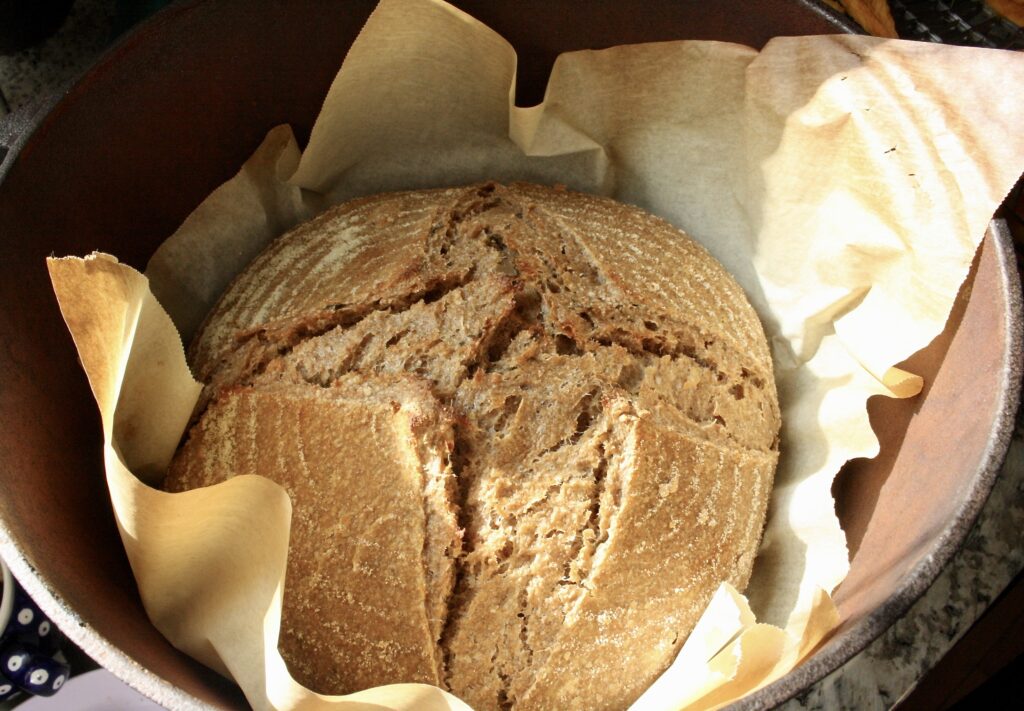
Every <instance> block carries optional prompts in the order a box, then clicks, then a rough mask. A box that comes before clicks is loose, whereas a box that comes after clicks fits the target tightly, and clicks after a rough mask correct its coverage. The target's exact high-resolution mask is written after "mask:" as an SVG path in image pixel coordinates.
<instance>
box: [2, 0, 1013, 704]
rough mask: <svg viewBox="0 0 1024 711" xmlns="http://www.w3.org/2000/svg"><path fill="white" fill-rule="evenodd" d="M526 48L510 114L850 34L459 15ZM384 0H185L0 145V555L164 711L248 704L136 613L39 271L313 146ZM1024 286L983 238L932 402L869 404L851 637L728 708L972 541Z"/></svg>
mask: <svg viewBox="0 0 1024 711" xmlns="http://www.w3.org/2000/svg"><path fill="white" fill-rule="evenodd" d="M454 4H456V5H458V6H460V7H462V8H463V9H465V10H466V11H468V12H469V13H470V14H472V15H473V16H475V17H477V18H479V19H480V20H482V21H483V22H485V23H486V24H488V25H489V26H491V27H492V28H494V29H495V30H496V31H498V32H499V33H501V34H502V35H503V36H504V37H506V38H507V39H508V40H509V41H510V42H511V44H512V45H513V46H514V47H515V48H516V50H517V51H518V53H519V61H520V65H519V74H518V82H519V84H518V87H517V101H518V103H519V104H521V105H528V104H532V103H536V102H537V101H539V100H540V98H541V97H542V95H543V88H544V81H545V79H546V77H547V74H548V72H549V70H550V67H551V64H552V62H553V60H554V58H555V56H556V55H557V54H558V53H560V52H564V51H567V50H575V49H584V48H600V47H607V46H610V45H616V44H624V43H633V42H647V41H653V40H670V39H684V38H698V39H717V40H726V41H732V42H740V43H743V44H747V45H750V46H752V47H757V48H759V47H762V46H763V45H764V44H765V43H766V42H767V41H768V40H769V39H770V38H771V37H773V36H776V35H799V34H825V33H836V32H852V31H854V28H853V26H852V25H850V24H847V23H845V22H844V21H843V20H841V19H839V17H838V16H836V15H834V14H832V13H831V12H830V11H828V10H827V9H825V8H823V7H822V6H819V5H817V4H815V3H813V2H810V1H808V0H789V1H786V0H765V1H763V2H759V3H750V2H744V1H743V0H729V1H728V2H718V3H705V2H700V1H698V0H686V1H683V0H658V1H657V2H655V1H653V0H614V1H613V0H608V1H601V2H590V3H574V2H552V1H551V0H519V1H517V2H500V3H499V2H488V1H487V0H457V1H456V2H455V3H454ZM373 6H374V2H373V0H349V1H347V2H333V3H325V2H317V1H316V0H293V1H291V2H287V3H286V2H271V1H268V2H259V3H253V2H249V1H248V0H191V1H188V2H180V3H177V4H175V5H172V6H171V7H169V8H167V9H166V10H164V11H162V12H161V13H159V14H158V15H156V16H155V17H154V18H152V19H151V20H149V21H147V22H146V23H144V24H143V25H142V26H140V27H139V28H137V29H136V30H135V31H134V32H133V33H132V34H131V35H129V36H128V37H126V38H124V39H123V40H122V41H121V42H120V43H119V44H118V45H117V46H115V47H114V48H113V49H112V50H110V51H109V52H107V54H106V55H105V56H104V57H103V58H102V59H101V60H100V61H99V62H98V63H97V64H96V65H95V66H94V67H92V68H91V69H90V70H89V71H87V72H86V73H85V74H84V75H83V76H82V77H81V78H80V79H79V80H78V82H77V83H75V84H74V85H73V86H72V87H71V88H70V89H69V90H67V91H66V92H65V93H64V94H63V95H62V96H59V97H55V98H54V99H53V100H51V101H50V102H48V103H47V104H46V105H43V106H38V107H36V110H35V111H27V112H22V113H21V115H20V116H18V117H17V118H18V120H17V121H16V122H14V123H13V125H12V122H11V121H10V120H8V122H7V125H6V127H5V130H4V131H0V161H2V163H0V270H2V274H0V422H2V423H3V426H2V428H0V555H2V556H3V558H4V559H5V560H6V561H7V562H8V564H9V565H10V567H11V568H12V569H13V571H14V573H15V575H16V577H17V578H18V579H19V580H20V581H21V582H22V583H23V584H24V586H25V587H26V588H27V589H28V591H29V592H30V594H31V595H32V596H33V597H34V598H35V599H36V600H37V602H38V603H39V604H40V606H41V607H42V609H43V610H44V611H45V612H46V613H47V614H48V615H50V616H51V617H52V618H53V619H54V620H55V621H56V622H57V624H58V625H59V627H60V628H61V629H62V630H63V631H64V632H65V633H66V635H67V636H68V637H69V638H70V639H71V640H72V641H73V642H74V643H75V644H77V645H79V646H80V647H81V648H82V649H84V650H85V651H86V652H87V653H88V654H89V655H90V656H92V657H93V658H94V659H95V660H96V661H98V662H99V663H100V664H102V665H103V666H105V667H106V668H108V669H109V670H110V671H111V672H113V673H114V674H115V675H117V676H118V677H120V678H121V679H123V680H124V681H125V682H127V683H128V684H130V685H131V686H133V687H135V688H136V689H138V690H139V691H141V692H142V693H144V694H146V695H147V696H149V697H151V698H153V699H155V700H156V701H158V702H160V703H162V704H164V705H165V706H168V707H172V708H195V707H202V706H205V705H212V706H214V707H219V708H240V707H243V706H244V705H245V701H244V698H243V697H242V695H241V693H240V691H239V690H238V688H237V687H235V686H234V685H233V684H232V683H231V682H229V681H227V680H225V679H223V678H221V677H219V676H218V675H217V674H215V673H214V672H212V671H209V670H208V669H206V668H205V667H203V666H201V665H200V664H198V663H197V662H194V661H193V660H191V659H190V658H188V657H186V656H185V655H184V654H182V653H180V652H178V651H177V650H175V649H174V648H173V647H171V645H170V644H169V643H168V642H167V641H166V640H164V638H163V637H162V636H161V635H160V634H159V633H158V632H157V631H156V630H155V629H154V628H153V626H152V625H151V624H150V622H149V620H148V619H147V617H146V613H145V611H144V610H143V608H142V604H141V602H140V600H139V596H138V593H137V590H136V588H135V583H134V580H133V578H132V574H131V570H130V569H129V566H128V561H127V559H126V557H125V554H124V551H123V549H122V547H121V542H120V538H119V536H118V532H117V529H116V525H115V523H114V517H113V514H112V512H111V506H110V501H109V497H108V494H107V489H106V484H105V479H104V474H103V468H102V467H103V458H102V453H101V443H102V436H101V432H100V421H99V417H98V414H97V411H96V406H95V403H94V401H93V398H92V396H91V394H90V392H89V388H88V385H87V383H86V379H85V376H84V374H83V372H82V370H81V368H80V367H79V365H78V363H77V362H76V356H75V349H74V346H73V344H72V341H71V338H70V336H69V334H68V331H67V329H66V327H65V326H64V323H63V321H62V319H61V316H60V312H59V311H58V308H57V303H56V300H55V298H54V296H53V292H52V289H51V287H50V282H49V279H48V277H47V272H46V266H45V263H44V259H45V258H46V257H47V256H48V255H51V254H55V255H58V256H64V255H84V254H87V253H89V252H91V251H93V250H101V251H104V252H108V253H111V254H115V255H117V256H118V257H119V258H120V259H121V260H122V261H123V262H126V263H128V264H130V265H132V266H134V267H135V268H137V269H140V270H141V269H143V268H144V267H145V265H146V262H147V260H148V259H149V257H150V255H151V254H152V253H153V251H154V250H155V249H156V247H157V245H159V244H160V242H161V241H162V240H164V239H165V238H166V237H167V236H168V235H170V234H171V233H172V232H173V231H174V230H175V229H176V228H177V226H178V225H179V224H180V223H181V221H182V220H183V219H184V218H185V216H186V215H188V214H189V212H190V211H191V210H192V209H193V208H194V207H195V206H196V205H197V204H198V203H199V202H200V201H201V200H202V199H203V198H204V197H205V196H206V195H207V194H209V193H210V192H211V191H212V190H213V189H214V188H215V187H216V186H217V185H219V184H220V183H222V182H223V181H225V180H227V179H228V178H230V177H231V176H232V175H233V174H234V173H235V171H237V170H238V168H239V166H241V164H242V163H243V162H244V160H245V159H246V158H247V157H248V156H249V154H250V153H251V152H252V151H253V150H254V149H255V148H256V146H257V145H259V143H260V141H261V140H262V138H263V137H264V135H265V134H266V132H267V131H268V130H269V129H270V128H272V127H273V126H275V125H277V124H280V123H290V124H291V125H292V126H293V127H294V129H295V133H296V135H297V136H298V138H299V140H300V142H304V141H305V140H306V139H307V138H308V136H309V131H310V129H311V127H312V123H313V120H314V118H315V116H316V114H317V112H318V110H319V107H320V103H321V100H322V99H323V97H324V95H325V94H326V91H327V88H328V86H329V84H330V82H331V80H332V79H333V78H334V75H335V73H336V71H337V69H338V67H339V66H340V64H341V61H342V59H343V57H344V56H345V52H346V50H347V48H348V46H349V45H350V44H351V42H352V41H353V39H354V38H355V36H356V34H357V33H358V32H359V30H360V28H361V27H362V25H363V22H364V21H365V20H366V18H367V16H368V15H369V13H370V11H371V10H372V9H373ZM1020 354H1021V304H1020V286H1019V282H1018V280H1017V276H1016V272H1015V269H1014V266H1013V249H1012V246H1011V243H1010V240H1009V237H1008V233H1007V230H1006V226H1005V224H1004V223H1001V222H999V221H995V222H993V223H992V225H991V226H990V228H989V231H988V234H987V235H986V237H985V240H984V242H983V244H982V247H981V249H980V251H979V254H978V257H977V259H976V261H975V265H974V268H973V270H972V273H971V276H970V277H969V279H968V282H967V283H966V284H965V285H964V287H963V289H962V290H961V294H960V296H959V297H958V300H957V303H956V305H955V307H954V311H953V314H952V315H951V317H950V320H949V323H948V325H947V327H946V330H945V332H944V333H943V334H942V335H941V336H940V337H939V338H937V339H936V340H935V342H933V343H932V344H931V345H930V346H929V347H928V348H927V349H926V350H924V351H922V352H920V353H918V354H917V355H915V356H914V357H913V358H912V359H911V360H910V361H909V363H908V364H907V365H906V366H905V367H906V368H907V369H909V370H911V371H913V372H917V373H920V374H922V375H923V376H924V377H925V379H926V383H927V386H926V389H925V391H924V392H923V393H922V394H921V395H920V396H918V397H916V398H913V399H910V400H889V399H882V398H875V399H874V400H872V401H871V402H870V405H869V411H870V413H871V418H872V422H873V424H874V426H875V429H876V431H877V432H878V433H879V436H880V439H881V443H882V453H881V455H880V456H879V457H877V458H875V459H874V460H871V461H866V460H857V461H854V462H852V463H850V464H849V465H847V467H846V471H844V472H843V473H841V475H840V477H839V478H838V480H837V481H838V484H837V486H836V493H837V497H838V511H839V514H840V518H841V520H842V522H843V524H844V528H845V529H846V531H847V534H848V536H849V539H850V544H851V552H852V554H853V560H852V566H851V569H850V574H849V576H848V577H847V579H846V580H845V581H844V582H843V583H842V585H841V586H840V587H839V588H838V590H837V591H836V592H835V595H834V598H835V601H836V603H837V605H838V608H839V612H840V614H841V619H842V623H841V625H840V627H839V628H838V630H837V631H836V632H835V633H834V634H833V635H832V636H831V637H830V638H829V639H828V640H827V641H826V642H825V643H824V644H823V645H822V646H821V647H820V648H819V649H817V650H816V652H815V653H814V654H813V655H812V656H811V657H810V658H809V659H808V660H806V661H805V662H804V663H803V664H802V665H800V666H799V667H798V668H796V669H795V670H794V671H792V672H791V673H789V674H788V675H786V676H785V677H783V678H781V679H780V680H778V681H776V682H775V683H773V684H772V685H770V686H768V687H766V688H764V689H762V690H760V691H758V692H757V693H755V694H753V695H751V696H749V697H747V698H746V699H744V700H743V701H742V702H740V703H739V704H738V706H739V707H743V708H754V707H758V708H759V707H766V706H771V705H774V704H777V703H779V702H781V701H783V700H785V699H787V698H790V697H792V696H793V695H795V694H797V693H799V692H800V691H801V690H803V689H805V688H807V687H808V686H810V685H811V684H813V683H814V682H815V681H817V680H818V679H820V678H822V677H823V676H825V675H826V674H828V673H829V672H830V671H832V670H834V669H836V668H837V667H839V666H840V665H842V664H843V663H844V662H846V661H847V660H848V659H850V658H851V657H852V656H853V655H855V654H856V653H857V652H858V651H860V650H861V649H863V648H864V647H865V646H866V645H867V644H868V643H869V642H870V641H871V640H872V639H874V638H875V637H876V636H878V635H879V634H880V633H881V632H882V631H883V630H885V629H886V627H888V626H889V625H890V624H892V623H893V622H894V621H895V620H896V619H898V618H899V617H900V616H901V615H902V614H903V613H904V612H905V611H906V610H907V608H908V607H909V606H910V605H911V603H912V602H913V601H914V600H915V599H916V598H918V597H919V596H920V595H921V594H922V593H923V592H924V591H925V590H926V589H927V588H928V586H929V585H930V584H931V582H932V581H933V580H934V578H935V576H936V575H937V574H938V572H939V571H940V570H941V569H942V567H943V566H944V565H945V563H946V562H947V561H948V560H949V558H950V557H951V556H952V554H953V553H954V552H955V551H956V549H957V548H958V547H959V545H960V544H961V542H962V541H963V539H964V537H965V536H966V534H967V531H968V529H969V528H970V525H971V523H972V521H973V520H974V518H975V516H976V515H977V513H978V511H979V510H980V508H981V506H982V504H983V503H984V501H985V499H986V497H987V495H988V492H989V490H990V489H991V486H992V483H993V480H994V477H995V474H996V472H997V470H998V466H999V464H1000V462H1001V460H1002V458H1003V456H1004V454H1005V452H1006V448H1007V446H1008V442H1009V435H1010V430H1011V426H1012V416H1013V412H1014V410H1015V406H1016V403H1017V397H1018V394H1019V385H1020Z"/></svg>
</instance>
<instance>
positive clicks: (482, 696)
mask: <svg viewBox="0 0 1024 711" xmlns="http://www.w3.org/2000/svg"><path fill="white" fill-rule="evenodd" d="M189 356H190V361H191V364H192V367H193V369H194V371H195V373H196V374H197V376H198V377H199V378H200V379H202V380H203V381H204V382H205V383H206V387H205V389H204V391H203V395H202V397H201V399H200V403H199V405H198V406H197V410H196V419H195V421H194V424H193V425H192V427H191V429H190V431H189V433H188V437H187V440H186V441H185V443H184V444H183V445H182V447H181V449H180V450H179V452H178V454H177V456H176V457H175V460H174V462H173V464H172V466H171V469H170V472H169V474H168V477H167V480H166V488H167V489H168V490H170V491H183V490H186V489H191V488H195V487H199V486H206V485H210V484H213V483H216V482H219V481H223V480H224V479H226V478H228V477H231V476H234V475H238V474H259V475H263V476H266V477H269V478H270V479H272V480H274V481H276V482H278V483H280V484H281V485H282V486H283V487H284V488H285V489H286V490H287V491H288V492H289V494H290V495H291V497H292V500H293V503H294V514H293V520H292V534H291V539H290V540H291V542H290V549H289V559H288V569H287V573H286V579H285V590H284V610H283V622H282V629H281V639H280V647H281V651H282V654H283V655H284V657H285V660H286V661H287V663H288V665H289V668H290V669H291V671H292V673H293V675H294V676H295V678H296V679H297V680H298V681H300V682H301V683H302V684H304V685H306V686H308V687H310V688H312V689H314V690H317V691H320V692H325V693H332V694H333V693H345V692H351V691H355V690H358V689H362V688H366V687H370V686H376V685H380V684H388V683H394V682H426V683H430V684H436V685H438V686H441V687H444V688H447V689H449V690H451V691H452V692H453V693H455V694H457V695H458V696H460V697H461V698H462V699H463V700H465V701H466V702H468V703H469V704H471V705H472V706H473V707H474V708H476V709H478V710H479V711H484V710H485V709H615V708H619V709H621V708H625V707H627V706H628V705H629V704H630V703H631V702H633V701H634V700H635V699H636V698H637V697H638V696H639V695H640V694H641V693H642V692H643V690H644V689H645V688H646V687H647V686H648V685H650V684H651V683H652V682H653V681H654V680H655V678H656V677H657V676H658V675H659V674H660V673H661V672H662V671H664V670H665V668H666V667H667V666H668V665H669V664H670V662H671V661H672V659H673V658H674V656H675V654H676V653H677V652H678V651H679V648H680V647H681V646H682V644H683V642H684V641H685V639H686V637H687V635H688V634H689V633H690V631H691V630H692V628H693V626H694V624H695V622H696V621H697V619H698V617H699V616H700V614H701V612H702V611H703V609H704V607H705V605H706V604H707V603H708V601H709V600H710V598H711V596H712V594H713V593H714V592H715V590H716V589H717V588H718V586H719V584H720V583H722V582H724V581H728V582H729V583H732V584H733V585H734V586H736V587H738V588H741V589H742V588H743V587H744V586H745V585H746V583H747V581H748V579H749V576H750V571H751V566H752V565H753V560H754V556H755V554H756V551H757V547H758V542H759V539H760V535H761V531H762V528H763V524H764V519H765V509H766V506H767V501H768V497H769V493H770V490H771V485H772V478H773V475H774V471H775V465H776V461H777V458H778V432H779V408H778V402H777V397H776V392H775V386H774V383H773V380H772V366H771V361H770V357H769V352H768V348H767V344H766V342H765V337H764V333H763V331H762V329H761V325H760V323H759V321H758V319H757V316H756V315H755V313H754V311H753V309H752V308H751V307H750V305H749V304H748V303H747V301H746V299H745V297H744V294H743V292H742V290H741V289H740V287H739V286H738V285H737V284H736V282H735V281H733V279H732V278H731V277H730V276H729V275H728V274H727V273H726V272H725V271H724V269H723V268H722V267H721V265H719V264H718V263H717V262H716V261H715V260H714V259H713V258H712V257H711V256H710V255H709V254H708V253H707V252H706V251H705V250H704V249H703V248H702V247H700V246H699V245H697V244H696V243H695V242H693V241H692V240H691V239H689V238H688V237H687V236H686V235H685V234H683V233H682V232H680V231H679V230H677V229H675V228H674V227H672V226H670V225H669V224H667V223H665V222H664V221H662V220H660V219H658V218H656V217H653V216H651V215H649V214H647V213H645V212H643V211H642V210H639V209H637V208H634V207H630V206H627V205H623V204H620V203H617V202H615V201H613V200H610V199H607V198H600V197H594V196H590V195H583V194H579V193H574V192H570V191H567V190H563V189H557V188H556V189H552V188H545V187H540V186H536V185H526V184H518V185H511V186H503V185H495V184H485V185H475V186H471V187H466V188H459V189H449V190H424V191H415V192H404V193H393V194H386V195H377V196H374V197H369V198H364V199H360V200H355V201H353V202H350V203H347V204H345V205H341V206H339V207H336V208H334V209H332V210H329V211H327V212H326V213H324V214H323V215H321V216H320V217H318V218H316V219H315V220H313V221H311V222H309V223H306V224H304V225H302V226H300V227H298V228H296V229H294V230H293V231H291V232H289V233H288V234H286V235H285V236H283V237H281V238H280V239H279V240H277V241H276V242H274V243H273V244H272V245H271V246H270V247H268V248H267V249H266V250H265V251H264V252H263V253H262V254H261V255H260V256H259V257H258V258H257V259H256V260H255V261H254V262H253V263H252V264H251V265H250V266H249V267H248V268H247V269H246V270H245V271H244V272H243V273H242V274H241V275H240V276H239V277H238V278H237V279H236V280H235V281H234V282H233V283H232V285H231V286H230V287H229V288H228V290H227V292H226V293H225V294H224V296H223V297H222V298H221V300H220V302H219V303H218V305H217V306H216V307H215V308H214V309H213V311H212V312H211V313H210V315H209V316H208V318H207V321H206V323H205V324H204V326H203V328H202V329H201V331H200V333H199V334H198V336H197V337H196V339H195V341H194V342H193V343H192V345H191V348H190V353H189Z"/></svg>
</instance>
